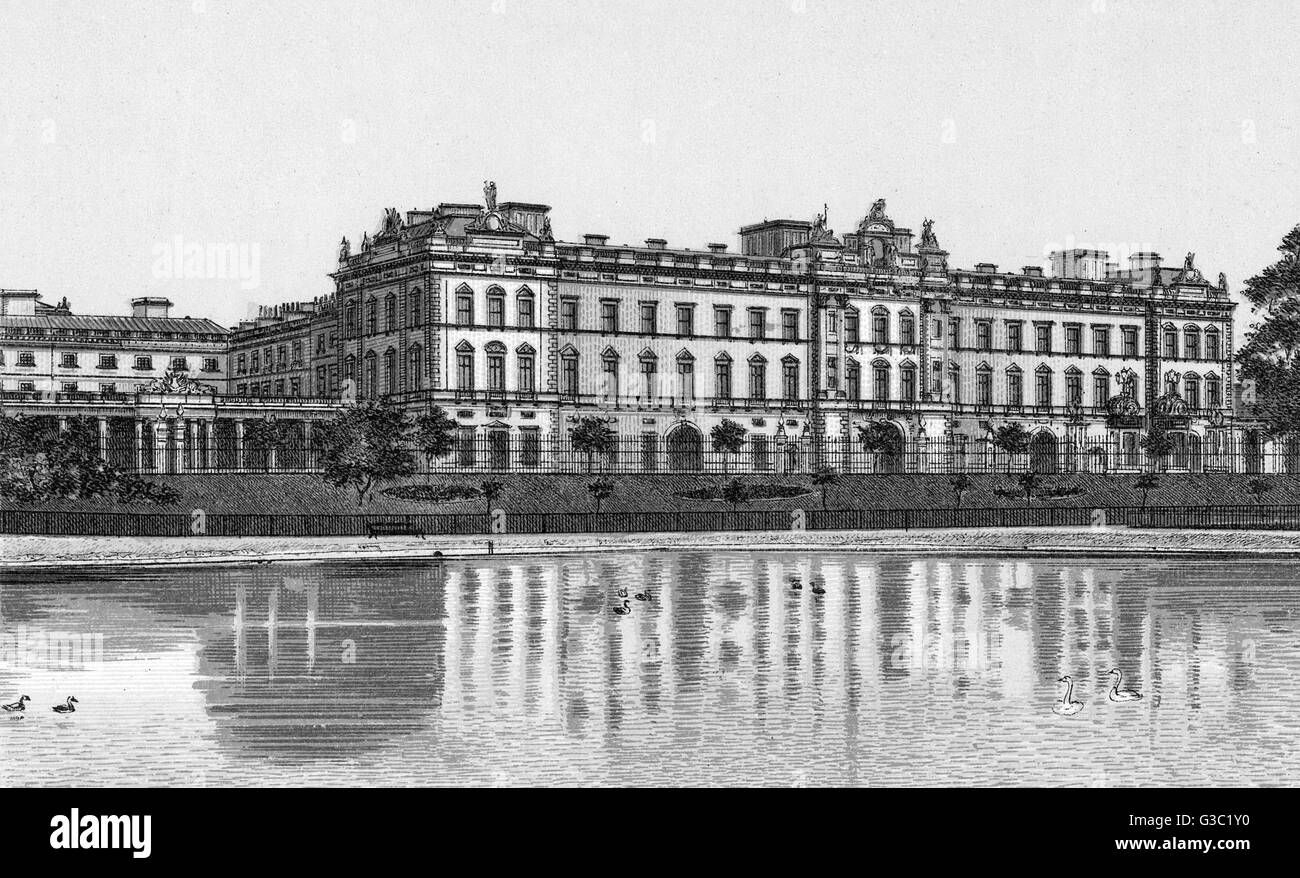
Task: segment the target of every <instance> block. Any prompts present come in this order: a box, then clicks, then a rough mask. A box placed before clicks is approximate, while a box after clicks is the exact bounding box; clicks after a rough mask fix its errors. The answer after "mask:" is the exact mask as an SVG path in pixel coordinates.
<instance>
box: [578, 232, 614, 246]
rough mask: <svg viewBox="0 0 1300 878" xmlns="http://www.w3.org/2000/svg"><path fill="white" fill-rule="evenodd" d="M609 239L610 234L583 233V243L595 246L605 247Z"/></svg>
mask: <svg viewBox="0 0 1300 878" xmlns="http://www.w3.org/2000/svg"><path fill="white" fill-rule="evenodd" d="M608 240H609V235H583V236H582V243H584V244H590V245H591V246H593V247H604V246H605V242H606V241H608Z"/></svg>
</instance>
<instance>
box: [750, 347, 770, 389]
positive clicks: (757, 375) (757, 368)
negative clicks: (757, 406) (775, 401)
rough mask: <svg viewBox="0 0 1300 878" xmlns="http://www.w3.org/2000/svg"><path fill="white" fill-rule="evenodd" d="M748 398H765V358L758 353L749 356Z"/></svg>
mask: <svg viewBox="0 0 1300 878" xmlns="http://www.w3.org/2000/svg"><path fill="white" fill-rule="evenodd" d="M749 398H750V399H754V400H766V399H767V360H765V359H763V357H761V356H759V355H758V354H754V356H752V357H750V358H749Z"/></svg>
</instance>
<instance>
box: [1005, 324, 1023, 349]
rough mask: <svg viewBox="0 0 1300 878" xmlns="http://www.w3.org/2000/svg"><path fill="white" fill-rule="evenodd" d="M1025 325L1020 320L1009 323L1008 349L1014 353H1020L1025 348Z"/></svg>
mask: <svg viewBox="0 0 1300 878" xmlns="http://www.w3.org/2000/svg"><path fill="white" fill-rule="evenodd" d="M1024 330H1025V325H1024V324H1023V323H1018V322H1010V323H1008V324H1007V350H1008V351H1010V352H1011V353H1013V354H1018V353H1020V352H1021V351H1023V350H1024V349H1025V339H1024Z"/></svg>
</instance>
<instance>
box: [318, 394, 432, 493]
mask: <svg viewBox="0 0 1300 878" xmlns="http://www.w3.org/2000/svg"><path fill="white" fill-rule="evenodd" d="M412 430H413V425H412V423H411V420H410V418H408V417H407V416H406V415H405V414H404V413H403V412H402V411H401V410H400V409H398V408H397V406H396V405H395V404H394V403H393V402H392V401H391V400H390V399H388V398H387V397H382V398H380V399H378V400H375V399H364V400H358V401H357V404H356V405H354V406H349V407H347V408H344V409H342V410H340V411H339V412H338V414H336V415H335V416H334V419H333V420H330V421H325V422H323V423H322V424H321V430H320V440H321V450H320V460H321V465H322V467H323V470H324V472H323V475H324V478H325V481H327V482H329V483H330V484H331V485H334V486H336V487H340V488H344V487H347V488H352V489H353V490H355V491H356V492H357V505H358V506H361V505H362V504H364V503H365V502H366V497H367V496H368V495H369V494H370V492H371V490H372V489H373V488H374V487H375V485H377V484H380V483H382V482H389V481H392V480H394V479H397V478H401V477H402V476H409V475H410V474H411V473H413V472H415V458H414V456H413V455H412V453H411V451H410V449H409V448H408V447H407V443H408V442H409V440H410V436H411V432H412Z"/></svg>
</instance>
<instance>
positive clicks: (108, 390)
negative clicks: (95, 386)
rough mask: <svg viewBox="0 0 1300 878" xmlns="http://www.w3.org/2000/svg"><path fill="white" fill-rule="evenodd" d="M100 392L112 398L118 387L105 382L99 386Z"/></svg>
mask: <svg viewBox="0 0 1300 878" xmlns="http://www.w3.org/2000/svg"><path fill="white" fill-rule="evenodd" d="M99 392H100V393H102V394H104V395H105V396H112V395H114V394H115V393H117V385H116V384H112V383H109V382H105V383H103V384H101V385H99Z"/></svg>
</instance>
